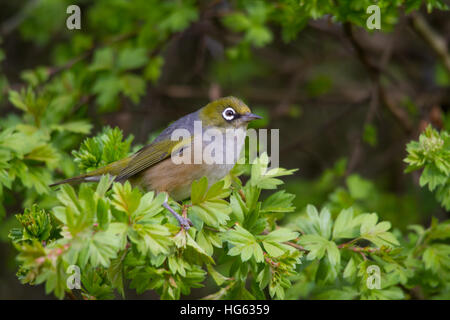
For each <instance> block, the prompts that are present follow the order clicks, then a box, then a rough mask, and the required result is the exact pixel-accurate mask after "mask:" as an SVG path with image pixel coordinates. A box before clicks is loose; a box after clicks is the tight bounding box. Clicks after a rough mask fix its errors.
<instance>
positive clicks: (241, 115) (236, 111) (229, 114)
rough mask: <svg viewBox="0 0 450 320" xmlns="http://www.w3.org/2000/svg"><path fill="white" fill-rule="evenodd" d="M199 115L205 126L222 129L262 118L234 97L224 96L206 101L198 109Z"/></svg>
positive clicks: (243, 124)
mask: <svg viewBox="0 0 450 320" xmlns="http://www.w3.org/2000/svg"><path fill="white" fill-rule="evenodd" d="M199 117H200V120H202V122H203V124H204V125H206V126H212V127H218V128H224V129H226V128H244V127H247V124H248V123H249V122H250V121H252V120H255V119H262V117H260V116H258V115H256V114H253V113H252V112H251V110H250V108H249V107H248V106H247V105H246V104H245V103H244V102H242V101H241V100H240V99H238V98H235V97H224V98H220V99H217V100H214V101H212V102H210V103H208V104H207V105H206V106H205V107H203V108H202V109H200V114H199Z"/></svg>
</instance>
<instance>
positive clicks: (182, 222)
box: [178, 216, 193, 230]
mask: <svg viewBox="0 0 450 320" xmlns="http://www.w3.org/2000/svg"><path fill="white" fill-rule="evenodd" d="M178 223H179V224H180V226H181V227H182V228H183V229H185V230H189V228H190V227H191V226H193V224H192V222H191V220H189V219H188V218H185V217H181V216H180V219H179V220H178Z"/></svg>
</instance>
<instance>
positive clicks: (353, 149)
mask: <svg viewBox="0 0 450 320" xmlns="http://www.w3.org/2000/svg"><path fill="white" fill-rule="evenodd" d="M372 3H373V2H372V1H336V2H333V1H311V2H310V1H226V0H220V1H155V0H151V1H145V0H136V1H125V0H108V1H107V0H97V1H87V0H86V1H82V0H80V1H65V0H41V1H39V0H31V1H19V0H18V1H1V2H0V127H1V128H2V129H4V128H7V127H9V126H12V125H13V124H17V123H18V122H20V121H22V120H20V117H21V114H22V111H21V110H19V109H18V108H16V107H14V105H13V103H11V95H9V99H8V94H9V92H10V90H15V91H18V92H19V91H20V90H25V88H27V87H29V88H33V90H35V91H36V92H40V94H39V95H38V97H35V99H41V100H42V104H45V105H46V108H47V111H46V112H47V113H48V115H46V116H45V117H44V118H45V119H44V120H43V121H44V122H43V123H44V124H45V125H47V124H48V123H52V124H55V123H59V122H61V121H62V120H67V119H70V120H74V121H75V120H76V121H81V122H78V123H77V124H78V127H76V129H74V130H72V132H71V133H70V134H66V135H64V134H63V133H61V134H60V133H56V134H55V135H54V136H52V141H54V143H55V145H57V146H58V149H59V151H60V152H61V154H62V157H61V161H60V162H59V163H57V164H56V165H54V167H55V170H54V171H55V172H56V174H55V177H56V176H57V175H58V174H59V176H69V175H71V174H73V173H74V172H76V170H77V169H76V168H75V167H74V166H73V164H72V163H71V162H70V161H69V160H68V158H70V152H71V150H73V149H78V147H79V144H80V142H81V141H82V140H83V138H84V137H86V134H89V133H90V134H95V133H97V132H99V131H100V130H101V128H102V127H104V126H107V125H109V126H111V127H115V126H118V127H120V128H121V129H122V130H123V131H124V134H125V136H128V135H133V136H134V140H133V143H134V144H141V145H142V144H145V143H146V142H148V141H149V140H151V139H152V137H154V135H155V134H157V133H158V132H159V131H160V130H162V129H164V128H165V126H166V125H167V124H168V123H170V122H171V121H173V120H176V119H177V118H179V117H181V116H183V115H185V114H187V113H189V112H192V111H195V110H197V109H198V108H199V107H201V106H203V105H204V104H206V103H207V102H208V101H209V100H211V99H214V98H217V97H220V96H226V95H234V96H237V97H240V98H242V99H243V100H244V101H245V102H246V103H247V104H248V105H249V106H250V107H251V108H252V111H254V112H255V113H257V114H260V115H262V116H264V119H263V120H260V121H258V122H257V123H255V126H256V127H258V128H269V129H270V128H276V129H280V166H282V167H285V168H299V171H298V172H297V173H296V175H295V177H292V178H290V179H288V181H287V191H288V192H291V193H294V194H296V200H295V205H296V207H297V212H298V213H297V214H299V213H301V212H303V211H304V208H305V206H306V204H307V203H312V204H314V205H316V206H322V205H327V206H328V207H329V208H330V209H331V211H332V213H334V214H336V213H337V212H338V211H339V210H340V209H342V208H345V207H349V206H351V205H353V206H354V208H356V209H357V210H359V211H361V212H362V211H364V212H366V211H368V212H377V213H378V214H379V215H380V216H381V218H382V219H383V220H389V221H391V222H392V225H393V226H394V227H395V228H398V229H401V230H403V229H404V228H405V227H406V225H408V224H422V225H428V224H429V222H430V220H431V217H432V216H435V217H438V218H440V219H443V218H448V212H445V210H444V209H443V208H441V207H440V206H439V205H438V203H437V202H436V200H435V199H434V196H433V195H432V194H431V193H430V192H428V191H427V190H426V189H421V188H420V187H419V183H418V178H419V173H418V172H415V173H412V174H404V169H405V167H406V166H405V163H404V162H403V159H404V158H405V155H406V151H405V145H406V143H408V142H409V141H410V140H412V139H417V137H418V134H419V133H420V132H421V131H422V130H423V129H424V128H425V127H426V126H427V125H428V124H432V125H433V126H434V127H435V128H438V129H445V130H449V128H450V90H449V87H450V70H449V68H450V62H449V60H450V58H448V56H447V59H449V60H447V61H446V57H445V55H440V54H439V50H437V49H439V48H437V49H436V48H434V47H433V40H436V39H439V40H441V41H444V43H445V42H447V43H448V41H449V40H450V19H449V12H448V11H445V10H439V9H443V8H444V7H443V6H444V3H445V1H378V2H377V3H378V4H379V5H380V7H381V26H382V29H381V30H373V31H370V30H366V29H365V21H366V19H367V18H368V17H369V14H367V13H366V12H365V9H366V8H367V6H368V5H370V4H372ZM447 3H448V2H447ZM70 4H77V5H79V6H80V8H81V29H80V30H68V29H67V28H66V19H67V17H68V16H69V14H67V13H66V8H67V7H68V5H70ZM427 9H428V10H427ZM421 23H422V24H421ZM423 23H424V24H425V27H424V25H423ZM424 28H425V29H424ZM427 28H428V29H427ZM427 30H428V31H429V30H433V33H432V35H434V36H435V37H436V38H433V37H431V38H430V34H427V33H426V31H427ZM444 53H445V52H444ZM447 54H448V53H447ZM30 99H31V98H30ZM31 114H33V113H32V112H31ZM35 116H36V117H35V119H34V120H36V119H38V117H37V115H35ZM25 120H30V119H25ZM30 121H33V119H31V120H30ZM83 125H84V127H83ZM91 128H92V129H91ZM90 129H91V130H90ZM69 131H70V130H69ZM50 178H51V177H50ZM12 189H13V192H9V191H8V192H7V191H6V189H5V190H3V191H4V192H0V194H1V198H0V200H1V202H2V204H3V208H2V209H1V211H2V212H0V213H1V216H2V218H1V220H0V299H14V298H20V299H23V298H51V297H47V296H46V295H45V294H44V289H43V288H42V286H38V287H30V286H24V285H21V284H20V282H19V281H18V280H17V278H16V275H15V272H16V270H17V266H16V262H15V260H14V257H15V250H14V248H13V247H12V245H11V244H10V242H9V240H8V231H9V229H10V228H11V227H12V226H15V225H16V224H17V222H16V219H15V218H14V214H16V213H19V212H21V211H22V208H23V205H24V203H25V204H30V203H33V202H34V201H36V199H40V200H42V199H43V198H44V197H45V195H42V194H41V193H39V192H33V191H26V190H25V189H24V188H18V189H14V188H12ZM0 191H1V190H0ZM293 216H294V215H293ZM287 219H289V217H288V218H287ZM201 290H203V289H196V290H194V291H193V295H192V297H193V298H195V297H200V296H203V295H204V294H203V293H202V292H201ZM134 295H135V294H134V293H133V292H130V293H127V297H129V298H132V297H134ZM155 297H156V296H155ZM140 298H154V296H151V295H148V294H146V295H143V296H141V297H140Z"/></svg>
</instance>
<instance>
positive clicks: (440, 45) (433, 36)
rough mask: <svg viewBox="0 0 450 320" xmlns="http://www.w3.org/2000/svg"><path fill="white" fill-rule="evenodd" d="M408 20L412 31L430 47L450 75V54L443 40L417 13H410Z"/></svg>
mask: <svg viewBox="0 0 450 320" xmlns="http://www.w3.org/2000/svg"><path fill="white" fill-rule="evenodd" d="M409 19H410V20H409V21H410V23H411V26H412V28H413V29H414V31H415V32H416V33H417V34H418V35H419V36H420V37H421V38H422V39H423V40H424V41H425V42H426V43H427V44H428V45H429V46H430V47H431V49H432V50H433V51H434V52H435V53H436V55H437V56H438V57H439V59H441V62H442V64H443V65H444V67H445V68H446V69H447V71H448V72H449V73H450V54H449V52H448V50H447V43H446V41H445V38H443V37H442V36H441V35H439V34H438V33H437V32H436V31H434V30H433V28H432V27H431V26H430V25H429V24H428V22H427V20H425V18H424V17H423V16H422V15H421V14H420V13H419V12H414V13H412V14H411V15H410V18H409Z"/></svg>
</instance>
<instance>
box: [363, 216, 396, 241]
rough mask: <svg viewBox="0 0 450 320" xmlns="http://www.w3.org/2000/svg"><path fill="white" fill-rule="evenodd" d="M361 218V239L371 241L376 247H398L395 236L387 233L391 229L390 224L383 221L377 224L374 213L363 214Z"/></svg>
mask: <svg viewBox="0 0 450 320" xmlns="http://www.w3.org/2000/svg"><path fill="white" fill-rule="evenodd" d="M362 217H363V219H362V222H361V229H360V233H361V238H363V239H366V240H369V241H371V242H372V243H374V244H375V245H376V246H378V247H381V246H383V245H385V246H388V247H392V246H397V245H399V242H398V240H397V239H396V238H395V236H394V235H393V234H392V233H390V232H387V230H389V229H390V228H391V224H390V222H387V221H383V222H380V223H378V224H377V221H378V216H377V214H376V213H370V214H365V215H364V216H362Z"/></svg>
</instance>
